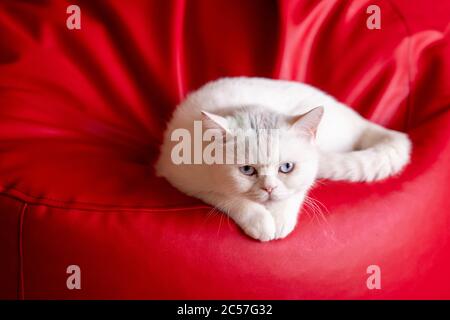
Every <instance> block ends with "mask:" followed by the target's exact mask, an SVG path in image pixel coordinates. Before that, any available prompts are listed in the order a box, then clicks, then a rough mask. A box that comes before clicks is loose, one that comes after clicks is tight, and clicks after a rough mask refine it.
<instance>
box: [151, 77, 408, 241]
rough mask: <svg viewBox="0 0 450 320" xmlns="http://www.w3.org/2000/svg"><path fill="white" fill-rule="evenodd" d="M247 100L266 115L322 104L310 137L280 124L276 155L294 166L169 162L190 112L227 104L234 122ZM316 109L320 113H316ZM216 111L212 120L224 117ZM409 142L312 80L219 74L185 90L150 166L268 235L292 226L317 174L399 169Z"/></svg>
mask: <svg viewBox="0 0 450 320" xmlns="http://www.w3.org/2000/svg"><path fill="white" fill-rule="evenodd" d="M248 106H253V107H254V108H255V109H253V110H257V111H258V112H262V113H264V112H266V113H267V114H268V115H272V114H281V115H284V116H286V119H289V117H291V118H292V119H295V116H299V115H302V114H305V113H307V112H308V111H311V110H312V109H314V108H316V107H318V106H323V108H324V112H323V116H322V119H321V121H320V124H319V125H318V127H317V133H316V138H315V139H310V138H308V136H307V135H306V134H304V135H302V134H298V131H297V132H296V133H295V132H293V131H292V130H290V128H289V126H288V125H284V126H282V127H283V128H282V129H283V130H282V135H281V139H280V141H281V143H280V163H283V162H288V161H292V162H295V163H296V167H295V169H294V170H293V172H292V173H290V174H282V173H280V172H278V166H279V164H280V163H273V162H271V161H269V160H268V161H266V162H263V163H258V164H256V165H255V167H256V168H257V170H258V175H257V176H253V177H249V176H246V175H243V174H242V173H241V172H240V171H239V165H217V164H213V165H206V164H200V165H188V164H182V165H175V164H173V163H172V161H171V151H172V147H173V146H174V142H172V141H170V135H171V132H172V131H173V130H174V129H177V128H185V129H187V130H189V131H190V132H192V128H193V125H192V124H193V121H194V120H201V119H202V117H204V116H205V115H210V116H212V117H215V115H220V114H222V115H223V114H224V112H225V114H228V116H223V119H228V120H227V121H225V122H227V123H228V125H229V126H230V128H229V129H230V130H232V129H233V128H236V127H239V125H238V124H236V123H237V121H235V122H233V119H234V118H233V112H239V110H241V109H242V107H248ZM202 111H205V113H204V114H203V116H202ZM248 112H249V113H252V111H248ZM249 115H250V114H249ZM251 115H252V116H254V115H253V114H251ZM315 115H316V117H318V119H319V120H320V116H321V113H320V114H319V113H317V112H316V113H315ZM244 116H245V110H244ZM219 118H220V117H219ZM219 118H217V119H215V120H218V121H222V120H219ZM262 118H264V116H263V117H262ZM269 120H270V119H269ZM312 120H313V121H314V118H312ZM261 121H263V122H264V121H265V120H264V119H263V120H261ZM240 122H242V121H240ZM269 122H270V121H269ZM220 125H221V126H222V125H223V123H220ZM304 125H306V124H304ZM410 149H411V143H410V140H409V139H408V136H407V135H406V134H404V133H400V132H397V131H393V130H388V129H385V128H383V127H381V126H378V125H376V124H374V123H371V122H369V121H367V120H366V119H364V118H362V117H361V116H360V115H359V114H357V113H356V112H355V111H353V110H352V109H351V108H349V107H348V106H346V105H344V104H342V103H340V102H338V101H336V100H335V99H334V98H332V97H331V96H329V95H327V94H325V93H324V92H322V91H320V90H318V89H316V88H314V87H312V86H309V85H306V84H303V83H298V82H290V81H282V80H270V79H263V78H244V77H242V78H224V79H219V80H217V81H213V82H210V83H208V84H206V85H204V86H203V87H202V88H200V89H199V90H197V91H195V92H193V93H191V94H190V95H189V96H188V97H187V98H186V99H185V100H184V101H183V102H182V103H181V104H180V105H179V106H178V108H177V109H176V110H175V112H174V114H173V117H172V119H171V121H170V122H169V124H168V127H167V130H166V132H165V136H164V143H163V145H162V147H161V154H160V158H159V160H158V162H157V165H156V171H157V174H158V175H159V176H162V177H165V178H166V179H167V180H168V181H169V182H170V183H171V184H172V185H173V186H175V187H176V188H178V189H179V190H181V191H183V192H185V193H186V194H188V195H191V196H194V197H197V198H200V199H202V200H203V201H205V202H206V203H209V204H211V205H213V206H215V207H217V208H219V209H221V210H222V211H224V212H225V213H227V214H228V215H229V216H230V217H231V218H232V219H234V220H235V221H236V223H238V224H239V225H240V226H241V228H242V229H243V230H244V231H245V232H246V233H247V234H248V235H249V236H251V237H253V238H255V239H259V240H261V241H268V240H272V239H277V238H283V237H285V236H286V235H288V234H289V233H290V232H291V231H292V230H293V229H294V227H295V225H296V222H297V216H298V212H299V209H300V207H301V205H302V203H303V200H304V197H305V195H306V193H307V192H308V190H309V188H310V187H311V186H312V185H313V183H314V181H315V179H316V178H327V179H332V180H348V181H374V180H379V179H383V178H386V177H388V176H391V175H393V174H396V173H398V172H399V171H400V170H401V169H402V168H403V167H404V166H405V165H406V164H407V163H408V162H409V158H410ZM268 185H269V186H275V187H276V188H275V189H274V191H273V193H272V194H271V200H270V201H268V194H267V193H266V192H264V191H263V190H262V189H261V188H263V187H265V186H268Z"/></svg>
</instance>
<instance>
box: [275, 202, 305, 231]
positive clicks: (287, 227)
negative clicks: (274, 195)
mask: <svg viewBox="0 0 450 320" xmlns="http://www.w3.org/2000/svg"><path fill="white" fill-rule="evenodd" d="M303 199H304V195H294V196H291V197H290V198H288V199H286V200H283V201H278V202H274V203H271V204H270V205H268V206H267V209H268V210H269V211H270V213H271V214H272V216H273V218H274V220H275V239H282V238H284V237H286V236H287V235H288V234H290V233H291V232H292V231H293V230H294V228H295V226H296V225H297V219H298V213H299V211H300V207H301V205H302V203H303Z"/></svg>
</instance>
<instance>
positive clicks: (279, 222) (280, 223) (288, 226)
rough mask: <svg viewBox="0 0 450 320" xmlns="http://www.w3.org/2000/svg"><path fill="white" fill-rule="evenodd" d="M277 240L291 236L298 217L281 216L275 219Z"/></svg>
mask: <svg viewBox="0 0 450 320" xmlns="http://www.w3.org/2000/svg"><path fill="white" fill-rule="evenodd" d="M274 221H275V239H283V238H285V237H286V236H287V235H288V234H290V233H291V232H292V231H293V230H294V228H295V226H296V225H297V216H296V215H295V216H289V215H279V216H275V217H274Z"/></svg>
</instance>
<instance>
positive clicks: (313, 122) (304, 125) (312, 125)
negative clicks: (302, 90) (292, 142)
mask: <svg viewBox="0 0 450 320" xmlns="http://www.w3.org/2000/svg"><path fill="white" fill-rule="evenodd" d="M322 116H323V107H322V106H321V107H316V108H314V109H312V110H311V111H308V112H307V113H304V114H302V115H299V116H295V117H294V118H293V119H292V121H291V124H292V126H291V129H293V130H298V131H300V132H301V133H303V134H307V135H308V136H310V137H311V138H315V137H316V133H317V127H318V126H319V123H320V120H321V119H322Z"/></svg>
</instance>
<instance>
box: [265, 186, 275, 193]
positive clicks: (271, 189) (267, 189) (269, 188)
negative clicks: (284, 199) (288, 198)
mask: <svg viewBox="0 0 450 320" xmlns="http://www.w3.org/2000/svg"><path fill="white" fill-rule="evenodd" d="M275 188H276V187H263V188H261V189H263V190H264V191H266V192H267V193H269V194H271V193H272V191H273V189H275Z"/></svg>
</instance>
